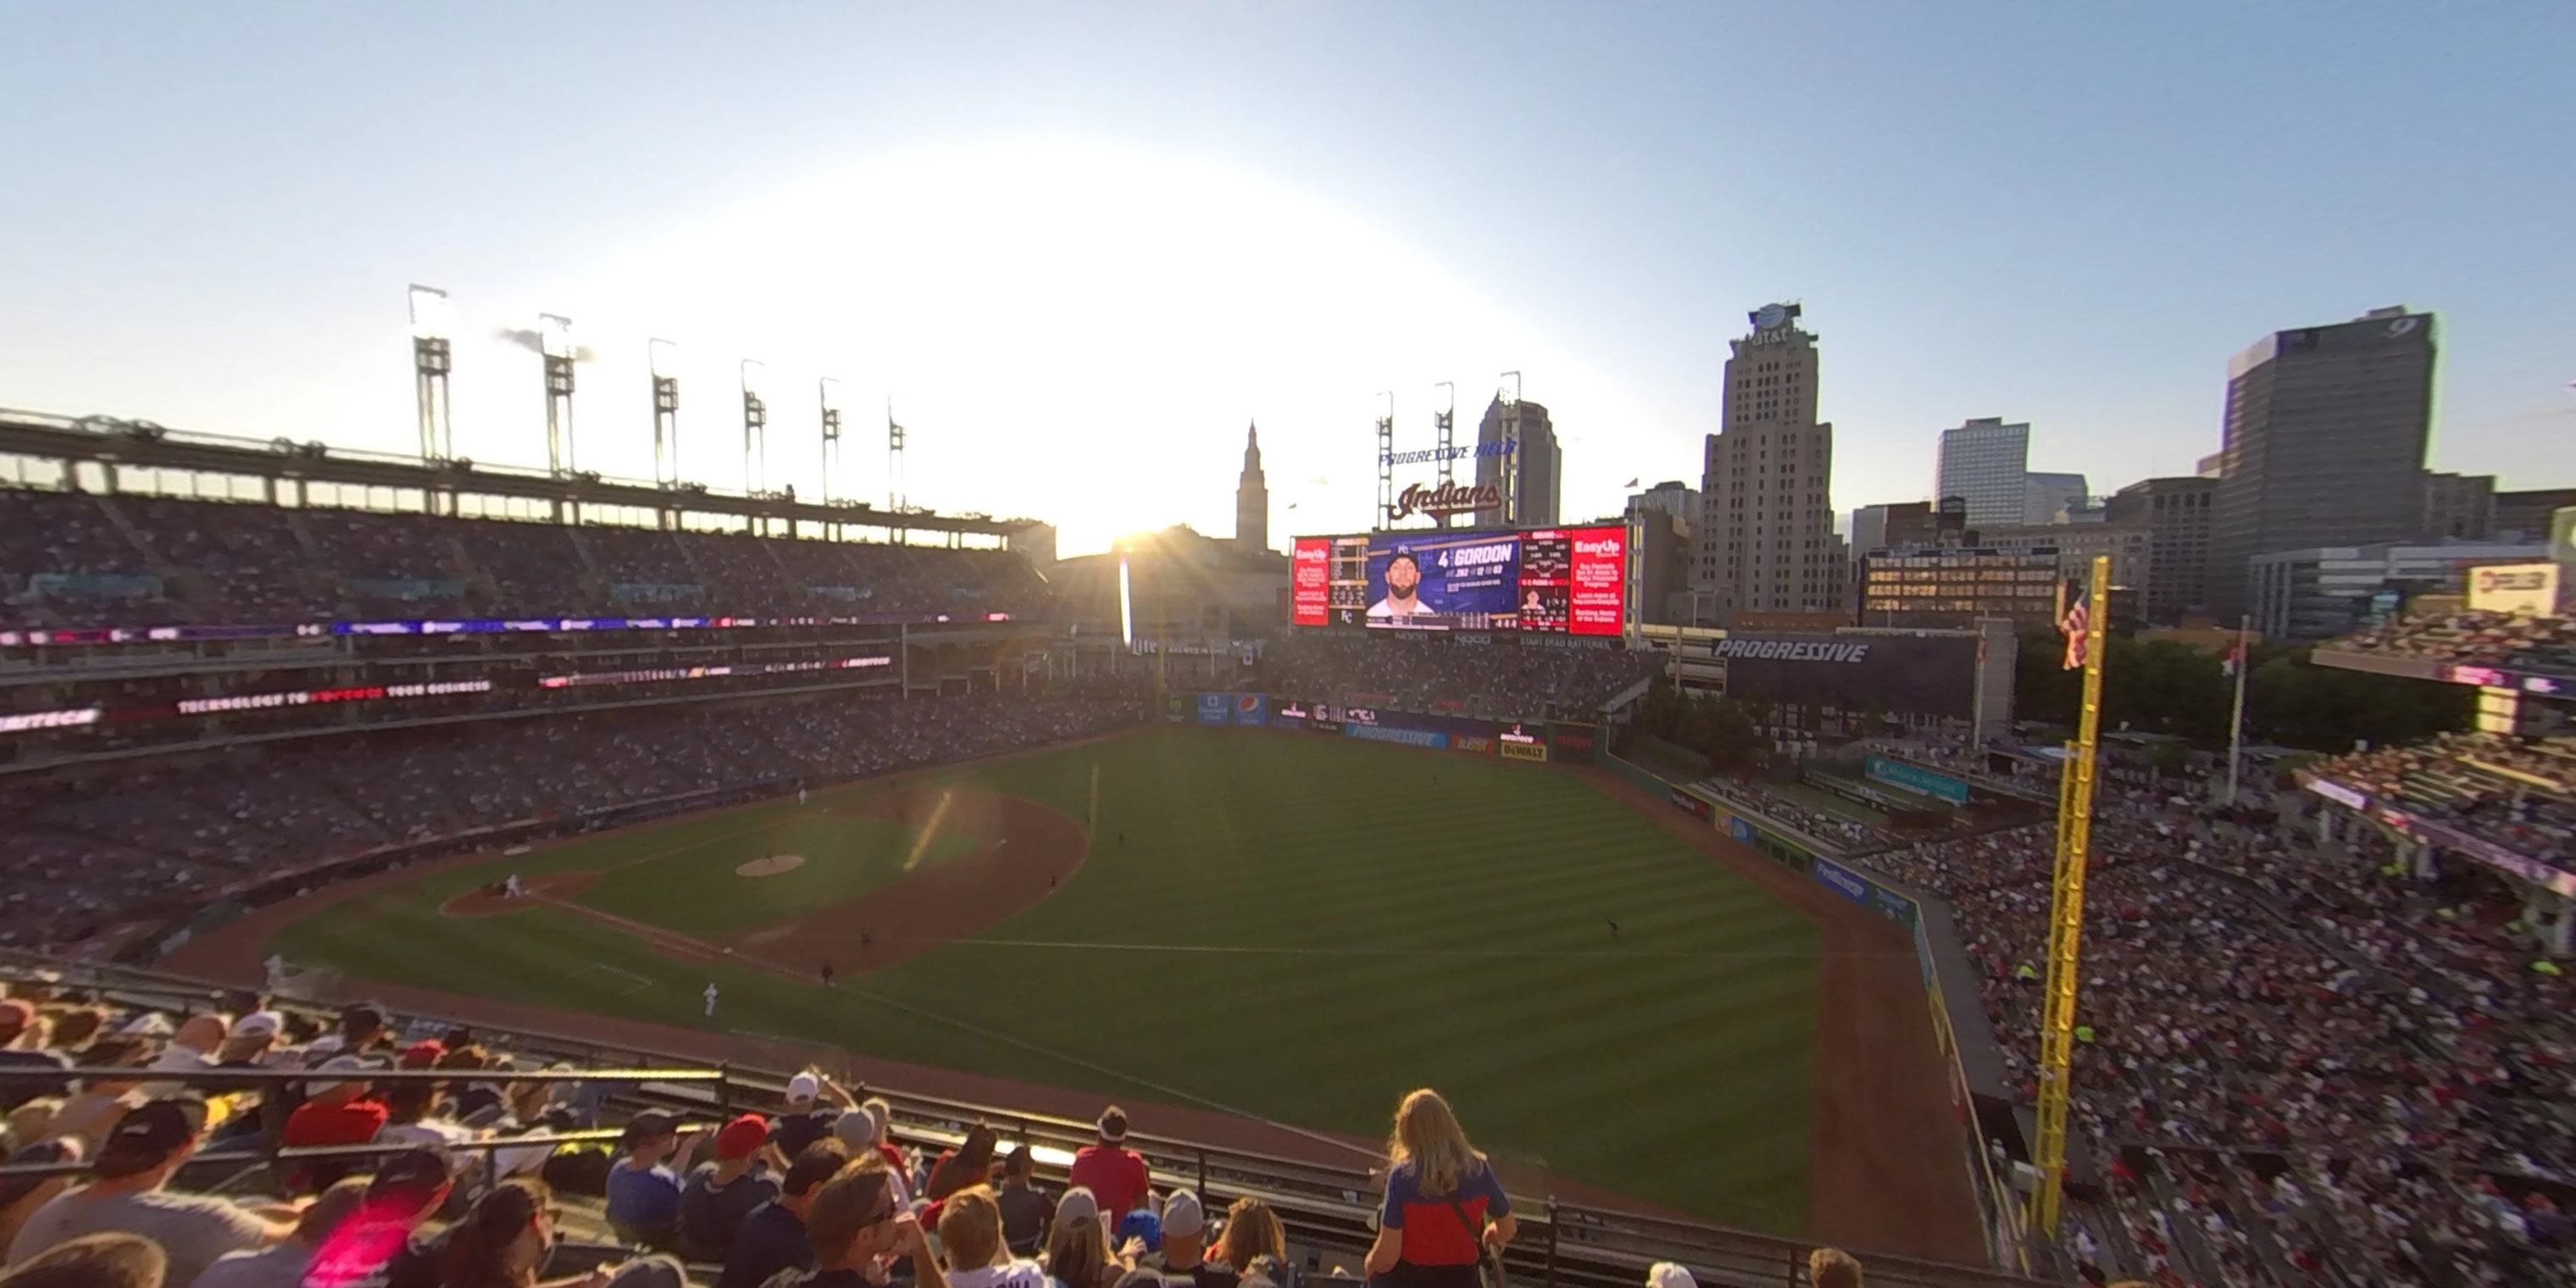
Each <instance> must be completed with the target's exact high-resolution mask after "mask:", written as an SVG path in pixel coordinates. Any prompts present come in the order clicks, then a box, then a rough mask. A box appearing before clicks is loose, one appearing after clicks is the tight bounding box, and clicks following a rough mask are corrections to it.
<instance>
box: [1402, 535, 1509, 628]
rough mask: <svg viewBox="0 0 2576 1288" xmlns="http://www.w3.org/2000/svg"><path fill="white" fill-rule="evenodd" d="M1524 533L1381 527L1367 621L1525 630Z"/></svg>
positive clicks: (1428, 626)
mask: <svg viewBox="0 0 2576 1288" xmlns="http://www.w3.org/2000/svg"><path fill="white" fill-rule="evenodd" d="M1520 554H1521V537H1520V534H1519V533H1517V532H1512V531H1508V530H1507V531H1501V532H1401V533H1395V532H1382V533H1379V534H1377V535H1376V536H1374V537H1371V538H1370V539H1369V547H1368V596H1367V597H1368V624H1369V625H1370V626H1371V627H1373V628H1382V629H1390V630H1415V631H1447V630H1469V631H1483V630H1518V629H1519V628H1520V617H1519V611H1520V601H1519V599H1518V594H1519V591H1520Z"/></svg>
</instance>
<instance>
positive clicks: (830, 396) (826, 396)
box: [814, 376, 841, 505]
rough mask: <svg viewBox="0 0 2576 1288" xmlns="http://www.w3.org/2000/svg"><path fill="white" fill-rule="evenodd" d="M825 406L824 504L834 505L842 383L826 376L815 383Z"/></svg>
mask: <svg viewBox="0 0 2576 1288" xmlns="http://www.w3.org/2000/svg"><path fill="white" fill-rule="evenodd" d="M814 391H815V394H816V395H817V396H818V397H819V398H820V400H821V402H822V405H823V483H822V487H823V504H825V505H830V504H831V503H832V474H833V472H834V471H836V470H838V469H840V468H841V382H840V381H838V380H835V379H833V378H832V377H830V376H825V377H823V378H822V379H820V380H817V381H815V382H814Z"/></svg>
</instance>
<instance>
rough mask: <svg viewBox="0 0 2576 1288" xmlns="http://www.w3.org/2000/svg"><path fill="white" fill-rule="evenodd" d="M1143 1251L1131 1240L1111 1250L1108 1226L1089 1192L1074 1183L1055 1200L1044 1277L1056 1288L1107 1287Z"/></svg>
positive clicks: (1125, 1271) (1142, 1246) (1121, 1274)
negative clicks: (1115, 1250) (1061, 1196)
mask: <svg viewBox="0 0 2576 1288" xmlns="http://www.w3.org/2000/svg"><path fill="white" fill-rule="evenodd" d="M1144 1250H1145V1245H1144V1244H1142V1243H1140V1242H1138V1241H1137V1240H1134V1239H1129V1240H1128V1241H1127V1244H1126V1246H1125V1247H1122V1248H1120V1249H1119V1250H1118V1251H1117V1252H1115V1253H1113V1252H1111V1251H1110V1250H1109V1227H1108V1226H1107V1225H1106V1224H1105V1223H1103V1222H1102V1221H1101V1219H1100V1201H1099V1200H1098V1199H1095V1198H1093V1197H1091V1191H1089V1190H1087V1189H1084V1188H1083V1187H1081V1186H1079V1185H1077V1186H1074V1187H1073V1188H1072V1189H1069V1190H1066V1191H1065V1192H1064V1197H1063V1198H1061V1199H1058V1200H1057V1201H1056V1205H1055V1224H1054V1225H1052V1226H1050V1227H1048V1229H1047V1237H1046V1270H1047V1276H1048V1277H1049V1278H1050V1279H1052V1280H1053V1281H1054V1283H1055V1286H1056V1288H1111V1286H1112V1285H1114V1284H1116V1283H1117V1282H1118V1280H1119V1278H1120V1277H1121V1276H1123V1275H1125V1274H1126V1273H1127V1272H1128V1271H1130V1270H1133V1269H1135V1268H1136V1258H1137V1256H1138V1254H1140V1253H1142V1252H1143V1251H1144Z"/></svg>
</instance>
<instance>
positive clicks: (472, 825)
mask: <svg viewBox="0 0 2576 1288" xmlns="http://www.w3.org/2000/svg"><path fill="white" fill-rule="evenodd" d="M1145 712H1146V704H1145V703H1144V702H1143V701H1141V700H1137V699H1134V698H1130V697H1073V698H1044V697H1040V698H1031V697H1022V696H1019V695H1015V694H978V695H969V696H958V697H945V698H936V699H918V700H913V701H896V700H892V699H863V698H848V697H831V698H821V699H812V700H803V701H798V700H783V701H772V702H765V703H757V704H747V705H738V706H737V705H727V706H718V707H708V706H689V707H650V708H641V709H629V710H619V711H609V712H595V713H586V714H580V715H568V716H556V717H552V718H547V719H536V720H510V721H485V722H477V723H473V724H465V725H446V726H436V727H432V728H427V729H419V730H409V731H404V730H389V731H378V732H373V733H369V734H366V735H364V736H328V737H317V738H305V739H297V740H292V741H287V742H279V743H268V744H256V745H250V746H236V747H233V748H230V749H226V750H217V751H211V752H207V753H205V754H203V755H196V756H191V757H188V758H187V759H186V763H184V764H172V763H166V762H143V763H142V764H141V765H140V767H133V768H124V769H122V770H121V771H120V772H119V773H118V774H117V775H116V776H114V777H113V778H108V777H105V776H97V775H92V776H90V777H89V778H88V779H86V780H85V781H83V782H82V784H81V787H80V790H78V791H66V790H64V788H63V784H64V782H65V781H67V780H65V779H62V778H60V777H59V776H51V775H43V776H40V775H18V776H13V777H10V778H6V779H0V817H6V818H7V819H9V820H10V840H11V843H12V844H11V846H10V850H11V858H12V861H13V863H12V866H13V874H12V879H11V880H10V881H9V882H8V883H7V886H6V890H5V893H0V944H7V945H13V946H19V947H33V946H56V947H60V946H66V945H70V944H73V943H77V942H79V941H80V940H82V939H84V938H87V937H88V936H90V935H93V934H95V933H97V932H99V931H101V930H103V929H105V928H108V927H111V926H118V925H125V924H130V923H133V922H136V921H138V920H142V919H147V918H153V917H158V916H163V915H167V913H168V911H169V910H170V909H173V908H186V907H190V906H198V905H202V904H204V903H206V902H208V901H209V900H210V899H211V898H212V897H213V896H214V895H215V894H217V893H218V892H220V891H223V890H226V889H229V888H233V887H237V886H241V885H245V884H248V883H251V882H256V881H261V880H266V879H269V878H273V877H277V876H280V875H284V874H286V873H290V872H294V871H298V870H302V869H305V868H309V867H313V866H316V865H318V864H321V863H325V862H329V861H336V860H341V859H346V858H350V857H353V856H357V855H362V854H367V853H371V852H375V851H379V850H384V849H387V848H390V847H398V846H403V845H411V844H419V843H424V842H430V841H434V840H437V839H439V838H448V837H455V836H458V835H460V834H470V833H473V832H475V831H476V830H478V829H488V828H493V827H498V826H502V825H505V824H513V823H521V822H527V821H532V820H558V821H563V822H565V823H566V824H567V825H576V824H577V823H578V821H579V820H580V819H582V818H583V816H585V815H591V814H597V813H600V812H602V811H608V810H613V809H617V808H620V807H630V806H637V805H640V804H642V803H645V802H651V801H656V800H662V799H667V798H681V797H691V796H704V795H707V794H710V793H716V792H722V791H727V790H735V789H752V788H757V787H759V786H760V785H761V784H764V783H778V782H783V781H785V780H789V779H804V780H808V781H817V782H820V781H832V780H837V779H841V778H850V777H861V776H865V775H869V774H878V773H885V772H888V771H891V770H897V769H902V768H906V767H908V766H913V765H927V764H935V763H939V762H943V761H950V760H963V759H970V758H973V757H976V756H984V755H992V754H995V753H998V752H1003V751H1013V750H1018V749H1021V748H1024V747H1031V746H1040V745H1044V744H1047V743H1051V742H1060V741H1064V740H1066V739H1070V738H1077V737H1084V736H1088V735H1091V734H1095V733H1102V732H1106V731H1108V730H1110V729H1114V728H1118V727H1121V726H1123V725H1127V724H1132V723H1135V722H1137V721H1139V720H1142V719H1143V718H1144V716H1145Z"/></svg>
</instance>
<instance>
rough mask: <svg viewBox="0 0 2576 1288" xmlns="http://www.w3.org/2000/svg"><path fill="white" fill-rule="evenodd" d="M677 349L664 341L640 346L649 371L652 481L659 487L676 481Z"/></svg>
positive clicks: (678, 436) (678, 397) (678, 439)
mask: <svg viewBox="0 0 2576 1288" xmlns="http://www.w3.org/2000/svg"><path fill="white" fill-rule="evenodd" d="M679 348H680V346H678V345H676V344H673V343H671V342H670V341H668V340H647V341H645V342H644V352H645V355H646V358H645V360H646V361H647V362H648V363H650V364H651V366H652V368H653V481H654V482H655V483H657V484H659V485H661V486H663V487H672V486H676V485H677V484H678V483H679V481H680V365H679V364H680V359H679Z"/></svg>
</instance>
